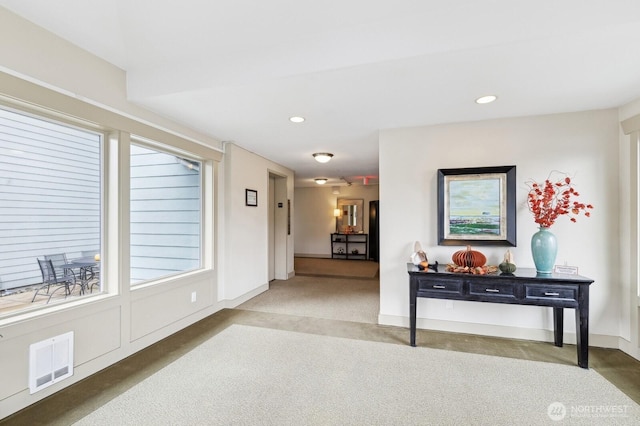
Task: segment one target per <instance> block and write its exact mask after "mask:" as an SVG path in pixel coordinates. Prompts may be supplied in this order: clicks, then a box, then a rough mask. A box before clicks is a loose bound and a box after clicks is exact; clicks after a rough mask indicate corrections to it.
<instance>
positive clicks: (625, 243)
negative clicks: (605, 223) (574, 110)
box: [619, 99, 640, 359]
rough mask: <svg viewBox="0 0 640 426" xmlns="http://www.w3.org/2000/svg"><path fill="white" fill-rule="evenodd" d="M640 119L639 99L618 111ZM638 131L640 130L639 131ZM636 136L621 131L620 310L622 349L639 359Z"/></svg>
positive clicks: (638, 163) (639, 166)
mask: <svg viewBox="0 0 640 426" xmlns="http://www.w3.org/2000/svg"><path fill="white" fill-rule="evenodd" d="M637 117H640V99H638V100H636V101H634V102H631V103H629V104H627V105H623V106H622V107H620V109H619V119H620V122H623V121H625V120H627V119H634V118H637ZM636 131H637V130H636ZM637 148H638V140H637V135H636V134H633V133H632V134H624V132H623V130H622V129H620V150H619V152H620V154H619V159H620V161H619V164H620V173H619V175H620V178H619V185H620V190H619V193H620V209H619V218H620V220H619V222H620V227H621V232H620V240H619V247H620V270H621V275H620V289H621V298H622V304H621V307H620V339H621V341H620V348H621V349H623V350H624V351H625V352H627V353H629V354H630V355H632V356H634V357H636V358H638V359H640V297H639V293H638V290H639V289H638V280H639V277H640V271H639V270H638V264H639V261H638V253H639V247H638V233H639V231H640V230H639V229H638V219H637V215H638V211H637V209H638V203H639V200H638V187H637V185H633V184H632V182H634V181H637V177H634V178H632V176H637V173H638V170H639V169H640V161H639V159H638V154H637V152H638V151H637Z"/></svg>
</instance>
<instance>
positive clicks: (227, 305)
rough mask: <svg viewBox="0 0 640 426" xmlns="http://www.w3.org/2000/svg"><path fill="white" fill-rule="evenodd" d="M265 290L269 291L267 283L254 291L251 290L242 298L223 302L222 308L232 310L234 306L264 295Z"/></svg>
mask: <svg viewBox="0 0 640 426" xmlns="http://www.w3.org/2000/svg"><path fill="white" fill-rule="evenodd" d="M267 290H269V283H267V284H263V285H261V286H260V287H258V288H256V289H253V290H251V291H250V292H248V293H245V294H243V295H242V296H239V297H236V298H235V299H227V300H225V301H224V306H225V308H228V309H233V308H235V307H236V306H238V305H241V304H243V303H244V302H246V301H247V300H249V299H253V298H254V297H256V296H257V295H259V294H260V293H264V292H265V291H267Z"/></svg>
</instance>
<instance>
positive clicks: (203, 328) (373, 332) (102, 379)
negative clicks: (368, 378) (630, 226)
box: [0, 277, 640, 425]
mask: <svg viewBox="0 0 640 426" xmlns="http://www.w3.org/2000/svg"><path fill="white" fill-rule="evenodd" d="M307 279H308V278H307V277H295V278H293V279H292V280H289V281H288V283H289V284H295V283H296V282H301V283H302V282H303V281H304V280H307ZM361 281H363V280H348V279H347V280H344V281H342V282H343V285H342V287H345V286H348V285H349V283H350V282H351V283H353V284H354V285H355V286H357V285H358V284H361ZM371 281H373V283H374V285H377V279H374V280H371ZM277 284H279V282H277V281H276V282H274V288H275V286H276V285H277ZM325 284H326V283H325ZM317 285H318V286H322V285H323V281H322V279H319V280H318V282H317ZM282 288H285V287H284V286H283V287H282ZM328 288H331V291H332V292H333V295H332V297H340V291H341V289H340V286H333V287H330V286H326V288H325V290H326V289H328ZM343 290H345V291H346V289H344V288H343ZM245 308H246V307H245ZM254 308H255V307H254ZM327 309H329V307H327ZM374 309H377V307H376V308H374ZM314 315H317V314H316V313H314V312H311V311H308V312H305V313H284V312H283V313H273V312H266V311H260V310H258V309H256V310H248V309H225V310H222V311H220V312H217V313H216V314H214V315H211V316H210V317H208V318H205V319H203V320H202V321H199V322H198V323H196V324H193V325H192V326H190V327H187V328H186V329H184V330H182V331H180V332H179V333H176V334H174V335H172V336H170V337H168V338H166V339H164V340H163V341H161V342H158V343H156V344H154V345H152V346H151V347H149V348H146V349H144V350H142V351H140V352H138V353H137V354H134V355H133V356H131V357H129V358H127V359H125V360H123V361H121V362H119V363H117V364H116V365H113V366H111V367H109V368H107V369H105V370H104V371H102V372H100V373H98V374H96V375H94V376H92V377H90V378H88V379H86V380H84V381H82V382H80V383H77V384H75V385H73V386H71V387H69V388H67V389H65V390H63V391H61V392H59V393H57V394H55V395H53V396H51V397H49V398H47V399H45V400H43V401H41V402H39V403H36V404H34V405H32V406H31V407H28V408H27V409H25V410H23V411H21V412H20V413H17V414H16V415H14V416H11V417H9V418H7V419H4V420H2V421H0V424H12V425H13V424H16V425H23V424H24V425H27V424H28V425H45V424H46V425H69V424H72V423H74V422H75V421H78V420H79V419H81V418H83V417H84V416H86V415H87V414H89V413H91V412H93V411H94V410H95V409H96V408H97V407H100V406H102V405H104V404H105V403H107V402H108V401H110V400H112V399H113V398H115V397H116V396H118V395H120V394H121V393H122V392H124V391H125V390H127V389H129V388H131V387H132V386H134V385H136V384H137V383H140V382H141V381H142V380H144V379H146V378H147V377H149V376H151V375H152V374H154V373H155V372H157V371H159V370H160V369H162V368H163V367H165V366H167V365H168V364H170V363H171V362H173V361H175V360H176V359H178V358H180V357H181V356H182V355H184V354H186V353H187V352H189V351H191V350H192V349H193V348H195V347H197V346H198V345H200V344H202V343H203V342H205V341H207V340H208V339H210V338H211V337H213V336H215V335H217V334H218V333H220V332H221V331H222V330H224V329H226V328H227V327H229V326H230V325H232V324H239V325H249V326H254V327H265V328H269V329H275V330H286V331H297V332H302V333H308V334H314V335H326V336H333V337H344V338H348V339H356V340H363V341H372V342H383V343H388V344H395V345H408V341H409V332H408V330H407V329H406V328H402V327H390V326H381V325H377V324H375V323H368V322H359V321H354V320H344V319H331V318H326V317H325V318H323V317H318V316H314ZM417 343H418V345H419V346H423V347H430V348H436V349H446V350H452V351H460V352H470V353H479V354H487V355H495V356H502V357H509V358H518V359H528V360H536V361H543V362H551V363H556V364H563V365H569V366H573V365H575V362H576V360H575V357H576V354H575V346H574V345H565V346H564V347H562V348H557V347H555V346H553V344H551V343H543V342H532V341H524V340H514V339H501V338H492V337H483V336H476V335H465V334H455V333H446V332H434V331H426V330H418V332H417ZM590 367H591V368H593V369H594V370H596V371H597V372H598V373H600V374H601V375H602V376H603V377H605V378H606V379H607V380H609V381H610V382H611V383H613V384H614V385H616V386H617V387H618V388H619V389H620V390H622V391H623V392H624V393H625V394H627V395H628V396H629V397H630V398H632V399H633V400H634V401H636V402H638V403H640V362H639V361H637V360H634V359H633V358H631V357H629V356H628V355H626V354H624V353H623V352H621V351H619V350H612V349H601V348H590ZM576 368H577V367H576Z"/></svg>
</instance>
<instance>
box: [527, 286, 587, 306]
mask: <svg viewBox="0 0 640 426" xmlns="http://www.w3.org/2000/svg"><path fill="white" fill-rule="evenodd" d="M525 297H526V298H527V299H537V300H540V299H545V300H563V301H567V300H573V301H576V302H577V301H578V288H577V287H564V286H563V287H559V286H549V287H547V286H528V285H525Z"/></svg>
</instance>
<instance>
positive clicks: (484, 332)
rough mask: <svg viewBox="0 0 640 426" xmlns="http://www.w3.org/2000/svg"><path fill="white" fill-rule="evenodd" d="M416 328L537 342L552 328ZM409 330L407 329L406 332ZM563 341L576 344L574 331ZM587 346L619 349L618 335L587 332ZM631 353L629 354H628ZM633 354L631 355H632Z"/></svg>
mask: <svg viewBox="0 0 640 426" xmlns="http://www.w3.org/2000/svg"><path fill="white" fill-rule="evenodd" d="M378 324H381V325H393V326H396V327H406V328H407V329H408V328H409V318H408V317H400V316H395V315H382V314H380V315H378ZM416 328H418V329H424V330H435V331H447V332H451V333H463V334H476V335H479V336H490V337H504V338H507V339H523V340H533V341H539V342H553V330H543V329H536V328H522V327H511V326H505V325H493V324H476V323H468V322H458V321H444V320H433V319H426V318H418V319H417V321H416ZM408 332H409V330H407V333H408ZM564 343H567V344H573V345H575V344H576V334H575V332H570V331H567V330H565V332H564ZM589 346H597V347H600V348H611V349H620V350H623V351H624V352H627V351H625V350H624V349H622V348H621V347H620V342H619V337H617V336H608V335H603V334H589ZM627 353H628V352H627ZM630 355H631V354H630ZM632 356H633V355H632Z"/></svg>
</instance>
